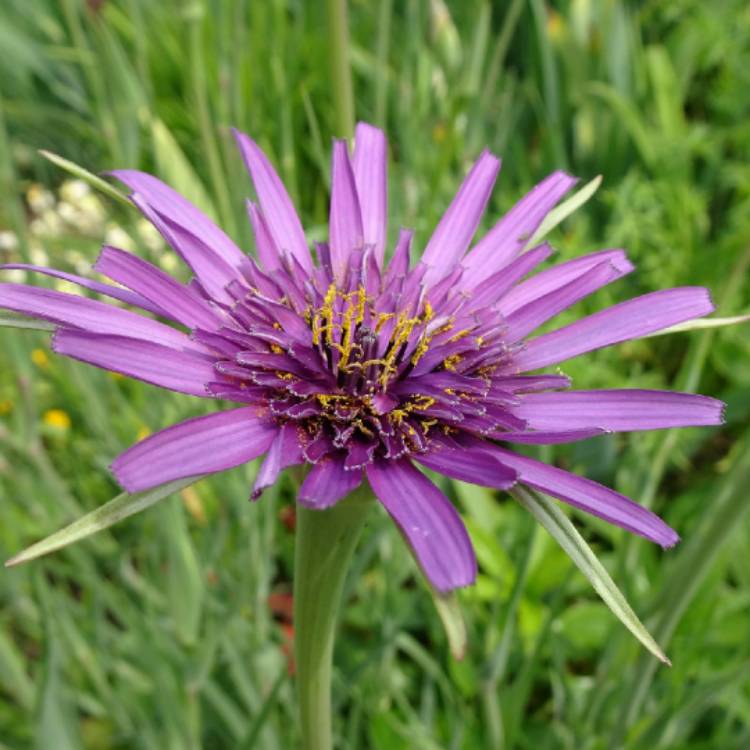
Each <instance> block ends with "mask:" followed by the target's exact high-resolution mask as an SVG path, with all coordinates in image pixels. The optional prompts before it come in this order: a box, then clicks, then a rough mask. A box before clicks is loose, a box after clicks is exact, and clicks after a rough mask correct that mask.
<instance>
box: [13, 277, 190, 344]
mask: <svg viewBox="0 0 750 750" xmlns="http://www.w3.org/2000/svg"><path fill="white" fill-rule="evenodd" d="M0 308H5V309H6V310H13V311H14V312H18V313H22V314H24V315H31V316H33V317H36V318H43V319H44V320H51V321H52V322H53V323H59V324H60V325H66V326H72V327H74V328H82V329H83V330H85V331H91V332H92V333H112V334H118V335H121V336H129V337H131V338H136V339H145V340H147V341H154V342H156V343H160V344H165V345H166V346H170V347H177V348H180V349H181V348H183V347H188V348H191V347H192V342H191V341H190V339H188V337H187V336H186V335H185V334H184V333H182V332H181V331H177V330H175V329H174V328H170V327H169V326H166V325H164V324H163V323H159V322H158V321H156V320H151V319H150V318H144V317H143V316H142V315H136V314H135V313H132V312H130V311H129V310H122V309H120V308H119V307H112V306H111V305H108V304H106V303H104V302H99V301H97V300H92V299H87V298H86V297H79V296H77V295H75V294H66V293H65V292H56V291H53V290H52V289H43V288H41V287H35V286H26V285H24V284H0Z"/></svg>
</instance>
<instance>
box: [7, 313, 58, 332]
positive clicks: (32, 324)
mask: <svg viewBox="0 0 750 750" xmlns="http://www.w3.org/2000/svg"><path fill="white" fill-rule="evenodd" d="M0 327H3V328H29V329H31V330H34V331H54V330H55V324H54V323H50V322H48V321H46V320H39V318H27V317H25V316H21V315H8V314H7V313H0Z"/></svg>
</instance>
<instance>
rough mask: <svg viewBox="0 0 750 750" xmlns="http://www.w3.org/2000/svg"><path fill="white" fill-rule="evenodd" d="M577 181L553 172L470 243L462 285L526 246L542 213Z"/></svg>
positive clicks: (474, 281)
mask: <svg viewBox="0 0 750 750" xmlns="http://www.w3.org/2000/svg"><path fill="white" fill-rule="evenodd" d="M576 182H577V180H576V178H575V177H571V176H570V175H568V174H565V173H564V172H554V173H553V174H551V175H550V176H549V177H547V178H546V179H544V180H542V182H540V183H539V184H538V185H537V186H536V187H534V188H532V189H531V191H530V192H528V193H527V194H526V195H525V196H524V197H523V198H521V200H520V201H518V203H516V205H515V206H513V208H511V210H510V211H508V213H507V214H505V216H503V218H502V219H500V221H498V222H497V224H495V226H494V227H492V229H490V231H489V232H487V234H486V235H485V236H484V237H483V238H482V239H481V240H480V241H479V242H478V243H477V244H476V245H475V246H474V248H473V249H472V251H471V252H470V253H469V254H468V255H467V256H466V258H464V260H463V266H464V267H465V268H466V269H467V271H466V273H465V274H464V277H463V283H464V285H465V288H467V289H471V288H472V287H473V286H474V285H476V284H477V283H479V282H480V281H481V280H482V279H484V278H486V277H487V275H488V274H492V273H495V271H498V270H499V269H501V268H502V267H503V266H506V265H507V264H508V263H510V261H511V260H513V258H515V257H516V256H517V255H518V254H519V253H520V252H521V251H522V250H523V248H524V247H525V246H526V243H527V242H528V241H529V238H530V237H531V236H532V235H533V234H534V232H535V231H536V230H537V229H538V228H539V225H540V224H541V223H542V221H543V220H544V217H545V216H546V215H547V214H548V213H549V212H550V210H551V209H552V208H553V207H554V206H555V204H556V203H557V202H558V201H559V200H560V198H562V197H563V195H565V193H567V192H568V190H570V188H571V187H572V186H573V185H575V183H576Z"/></svg>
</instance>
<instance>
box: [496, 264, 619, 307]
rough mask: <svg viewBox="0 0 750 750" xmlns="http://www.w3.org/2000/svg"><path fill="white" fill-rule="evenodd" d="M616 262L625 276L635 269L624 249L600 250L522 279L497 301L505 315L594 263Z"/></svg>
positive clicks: (577, 275) (565, 281) (587, 269)
mask: <svg viewBox="0 0 750 750" xmlns="http://www.w3.org/2000/svg"><path fill="white" fill-rule="evenodd" d="M605 262H607V263H610V264H611V265H613V266H614V267H615V268H616V269H617V271H618V273H619V276H618V277H617V278H622V277H623V276H625V275H626V274H629V273H630V272H631V271H632V270H633V264H632V263H631V262H630V261H629V260H628V258H627V256H626V255H625V251H624V250H602V251H600V252H598V253H591V254H589V255H584V256H582V257H580V258H575V259H574V260H569V261H567V262H566V263H560V264H558V265H556V266H553V267H552V268H548V269H547V270H546V271H542V272H541V273H538V274H535V275H534V276H532V277H531V278H530V279H526V280H525V281H522V282H521V283H520V284H517V285H516V286H515V287H513V289H511V290H510V291H509V292H508V293H507V294H506V295H505V296H504V297H503V298H502V300H500V303H499V304H498V309H499V310H500V312H502V313H503V314H504V315H510V313H512V312H514V311H515V310H517V309H518V308H519V307H523V306H524V305H527V304H529V303H530V302H533V301H534V300H535V299H539V297H543V296H545V295H546V294H549V293H550V292H553V291H555V290H556V289H560V287H563V286H565V285H566V284H569V283H570V282H571V281H573V280H574V279H577V278H578V277H579V276H581V275H582V274H584V273H586V272H587V271H589V270H590V269H592V268H594V266H598V265H600V264H601V263H605Z"/></svg>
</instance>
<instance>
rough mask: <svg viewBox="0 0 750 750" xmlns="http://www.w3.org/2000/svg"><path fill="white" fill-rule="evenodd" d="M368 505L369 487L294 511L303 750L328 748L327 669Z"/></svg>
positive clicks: (296, 644)
mask: <svg viewBox="0 0 750 750" xmlns="http://www.w3.org/2000/svg"><path fill="white" fill-rule="evenodd" d="M371 505H372V494H371V493H370V491H369V488H368V489H367V490H366V491H365V490H361V491H359V492H357V493H354V494H352V495H350V496H349V497H348V498H346V499H345V500H341V501H340V502H339V503H337V504H336V505H335V506H333V507H332V508H329V509H328V510H309V509H307V508H304V507H301V506H298V508H297V531H296V536H297V541H296V551H295V560H294V654H295V662H296V666H297V693H298V700H299V711H300V729H301V733H302V745H301V747H302V748H303V750H330V748H331V746H332V745H331V665H332V658H333V640H334V632H335V626H336V615H337V613H338V608H339V603H340V600H341V591H342V589H343V586H344V579H345V577H346V571H347V569H348V567H349V560H350V559H351V556H352V553H353V552H354V548H355V547H356V545H357V541H358V540H359V536H360V534H361V532H362V528H363V526H364V522H365V519H366V517H367V513H368V511H369V510H370V506H371Z"/></svg>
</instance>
